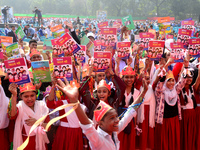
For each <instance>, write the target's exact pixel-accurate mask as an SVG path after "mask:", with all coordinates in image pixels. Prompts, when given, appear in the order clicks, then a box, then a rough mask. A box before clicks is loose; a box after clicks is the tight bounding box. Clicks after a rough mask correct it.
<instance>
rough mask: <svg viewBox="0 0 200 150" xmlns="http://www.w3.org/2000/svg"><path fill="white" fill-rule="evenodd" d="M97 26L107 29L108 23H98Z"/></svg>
mask: <svg viewBox="0 0 200 150" xmlns="http://www.w3.org/2000/svg"><path fill="white" fill-rule="evenodd" d="M97 26H98V28H107V27H108V21H106V22H101V23H98V24H97Z"/></svg>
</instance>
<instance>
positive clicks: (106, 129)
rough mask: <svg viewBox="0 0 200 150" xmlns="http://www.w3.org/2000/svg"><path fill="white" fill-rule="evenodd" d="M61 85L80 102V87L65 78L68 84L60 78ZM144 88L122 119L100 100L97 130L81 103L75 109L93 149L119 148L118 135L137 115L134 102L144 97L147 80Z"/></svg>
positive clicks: (96, 114) (74, 99)
mask: <svg viewBox="0 0 200 150" xmlns="http://www.w3.org/2000/svg"><path fill="white" fill-rule="evenodd" d="M58 83H59V85H57V87H58V88H59V89H60V90H61V91H62V92H63V93H65V95H66V96H67V97H68V98H69V100H70V102H71V103H77V102H78V95H79V94H78V89H77V88H72V87H71V86H70V85H69V84H68V81H67V80H66V79H65V83H66V85H65V84H64V83H63V82H62V81H61V80H58ZM143 85H144V89H143V91H142V93H141V94H140V95H139V96H138V98H137V99H136V100H135V102H133V103H132V104H131V106H132V107H131V106H130V107H129V108H128V111H127V112H126V113H125V114H124V117H123V119H122V120H120V121H119V118H118V114H117V112H116V110H115V109H113V108H112V107H110V106H109V105H108V104H106V103H105V102H103V101H100V103H99V105H98V106H97V108H96V110H95V111H94V116H95V120H96V122H97V123H98V125H99V126H98V128H97V130H96V129H95V127H94V126H93V124H92V122H91V121H90V120H89V119H88V117H87V115H86V114H85V113H84V111H83V110H82V108H81V106H80V104H77V105H78V108H77V109H76V110H75V111H76V114H77V117H78V119H79V121H80V126H81V128H82V130H83V133H84V134H85V135H86V137H87V138H88V139H89V142H90V147H91V149H93V150H94V149H95V150H114V149H116V150H119V148H120V142H119V140H118V138H117V135H118V134H119V133H120V132H121V131H122V130H123V129H124V128H125V127H126V126H127V124H128V123H129V122H130V121H131V119H132V118H133V117H135V116H136V111H135V109H136V107H135V106H134V104H136V105H137V104H138V105H139V103H140V102H141V100H142V99H143V97H144V95H145V93H146V91H147V89H148V87H147V85H146V82H145V81H144V83H143Z"/></svg>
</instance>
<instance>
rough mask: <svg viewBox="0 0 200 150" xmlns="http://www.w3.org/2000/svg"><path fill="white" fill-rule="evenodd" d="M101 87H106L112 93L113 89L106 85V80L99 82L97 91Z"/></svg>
mask: <svg viewBox="0 0 200 150" xmlns="http://www.w3.org/2000/svg"><path fill="white" fill-rule="evenodd" d="M100 87H105V88H107V89H108V91H111V87H110V85H108V84H107V83H106V80H101V81H100V82H99V84H98V85H97V89H98V88H100Z"/></svg>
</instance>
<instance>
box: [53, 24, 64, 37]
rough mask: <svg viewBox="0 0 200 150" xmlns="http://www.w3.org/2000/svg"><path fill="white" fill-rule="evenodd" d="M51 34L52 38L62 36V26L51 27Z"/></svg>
mask: <svg viewBox="0 0 200 150" xmlns="http://www.w3.org/2000/svg"><path fill="white" fill-rule="evenodd" d="M51 32H52V34H53V36H54V38H57V37H60V36H61V35H62V34H64V33H65V31H64V29H63V27H62V24H59V25H57V26H54V27H51Z"/></svg>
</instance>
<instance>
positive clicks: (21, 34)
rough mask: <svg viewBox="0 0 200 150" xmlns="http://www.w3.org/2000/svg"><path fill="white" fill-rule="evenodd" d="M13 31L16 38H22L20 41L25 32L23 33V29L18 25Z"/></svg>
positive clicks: (23, 37)
mask: <svg viewBox="0 0 200 150" xmlns="http://www.w3.org/2000/svg"><path fill="white" fill-rule="evenodd" d="M15 33H16V35H17V37H18V39H22V41H23V40H24V39H25V37H26V34H25V33H24V31H23V30H22V27H21V26H19V27H18V28H17V30H16V31H15Z"/></svg>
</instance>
